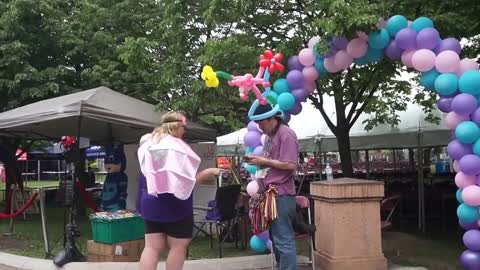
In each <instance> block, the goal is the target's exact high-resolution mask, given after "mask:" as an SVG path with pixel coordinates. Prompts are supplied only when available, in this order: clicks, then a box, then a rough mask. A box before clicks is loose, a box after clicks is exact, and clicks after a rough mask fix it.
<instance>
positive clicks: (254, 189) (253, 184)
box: [247, 181, 259, 197]
mask: <svg viewBox="0 0 480 270" xmlns="http://www.w3.org/2000/svg"><path fill="white" fill-rule="evenodd" d="M258 189H259V186H258V183H257V181H250V183H248V184H247V193H248V195H250V196H252V197H253V196H254V195H255V194H257V193H258Z"/></svg>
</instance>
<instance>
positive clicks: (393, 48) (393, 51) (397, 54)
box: [385, 40, 404, 60]
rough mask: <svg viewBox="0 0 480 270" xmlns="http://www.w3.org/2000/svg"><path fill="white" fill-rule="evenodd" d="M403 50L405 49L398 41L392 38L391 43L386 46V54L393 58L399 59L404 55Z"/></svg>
mask: <svg viewBox="0 0 480 270" xmlns="http://www.w3.org/2000/svg"><path fill="white" fill-rule="evenodd" d="M403 51H404V50H402V49H400V48H399V47H398V46H397V42H395V40H392V41H391V42H390V44H388V46H387V48H385V55H386V56H387V57H388V58H390V59H392V60H398V59H400V58H401V57H402V53H403Z"/></svg>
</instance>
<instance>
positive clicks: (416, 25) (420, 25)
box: [410, 17, 433, 33]
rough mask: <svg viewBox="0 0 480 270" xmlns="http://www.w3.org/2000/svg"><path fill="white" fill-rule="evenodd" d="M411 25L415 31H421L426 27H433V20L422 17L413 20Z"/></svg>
mask: <svg viewBox="0 0 480 270" xmlns="http://www.w3.org/2000/svg"><path fill="white" fill-rule="evenodd" d="M410 27H411V28H412V29H413V30H415V32H417V33H419V32H420V31H422V30H423V29H425V28H429V27H432V28H433V21H432V20H431V19H430V18H427V17H420V18H417V19H416V20H415V21H413V22H412V25H411V26H410Z"/></svg>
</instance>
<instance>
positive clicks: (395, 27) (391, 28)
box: [386, 15, 408, 38]
mask: <svg viewBox="0 0 480 270" xmlns="http://www.w3.org/2000/svg"><path fill="white" fill-rule="evenodd" d="M407 27H408V20H407V18H405V17H404V16H402V15H395V16H392V17H391V18H390V19H388V21H387V26H386V28H387V31H388V34H390V36H391V37H392V38H394V37H395V36H396V35H397V33H398V32H399V31H400V30H402V29H403V28H407Z"/></svg>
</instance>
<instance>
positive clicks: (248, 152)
mask: <svg viewBox="0 0 480 270" xmlns="http://www.w3.org/2000/svg"><path fill="white" fill-rule="evenodd" d="M253 150H255V148H254V147H247V148H245V155H248V154H251V153H253Z"/></svg>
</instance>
